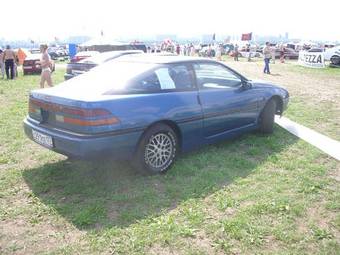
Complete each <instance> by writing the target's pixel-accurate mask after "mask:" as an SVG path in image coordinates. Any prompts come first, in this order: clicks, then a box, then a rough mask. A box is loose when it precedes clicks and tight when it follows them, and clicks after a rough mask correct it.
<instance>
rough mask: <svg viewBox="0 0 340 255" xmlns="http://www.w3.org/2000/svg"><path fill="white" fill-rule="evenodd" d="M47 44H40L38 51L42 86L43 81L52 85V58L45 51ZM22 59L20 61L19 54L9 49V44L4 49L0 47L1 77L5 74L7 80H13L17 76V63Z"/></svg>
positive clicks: (41, 84) (43, 85) (42, 84)
mask: <svg viewBox="0 0 340 255" xmlns="http://www.w3.org/2000/svg"><path fill="white" fill-rule="evenodd" d="M47 49H48V46H47V44H42V45H40V51H41V53H42V55H41V59H40V61H39V64H40V66H41V79H40V87H41V88H44V87H45V83H47V85H48V86H49V87H51V86H52V78H51V73H52V70H51V64H52V60H51V57H50V55H49V54H48V52H47ZM22 62H23V60H22V61H20V54H18V53H17V52H16V51H14V50H13V49H11V46H10V45H7V46H6V49H5V50H2V49H0V70H1V75H2V79H5V74H6V78H7V80H14V79H15V77H18V65H19V64H20V63H21V64H22Z"/></svg>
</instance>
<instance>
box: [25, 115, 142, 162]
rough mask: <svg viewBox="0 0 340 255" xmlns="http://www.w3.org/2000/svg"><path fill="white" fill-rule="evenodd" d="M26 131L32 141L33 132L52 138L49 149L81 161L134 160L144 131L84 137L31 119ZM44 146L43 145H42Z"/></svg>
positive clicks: (26, 125)
mask: <svg viewBox="0 0 340 255" xmlns="http://www.w3.org/2000/svg"><path fill="white" fill-rule="evenodd" d="M24 130H25V133H26V135H27V136H28V137H29V138H30V139H31V140H32V141H34V139H33V136H32V130H35V131H38V132H40V133H42V134H44V135H48V136H51V137H52V140H53V148H48V147H46V148H48V149H50V150H53V151H55V152H58V153H60V154H63V155H66V156H72V157H76V158H81V159H94V158H99V157H110V158H113V159H130V158H132V156H133V154H134V151H135V148H136V146H137V143H138V140H139V138H140V136H141V135H142V132H143V130H139V131H133V132H128V133H123V134H118V133H117V134H114V133H108V134H98V135H97V134H96V135H87V134H86V135H84V134H75V133H69V132H66V131H61V130H57V129H52V128H47V127H46V126H43V125H41V124H39V122H36V121H34V120H31V119H29V118H25V119H24ZM42 146H43V145H42Z"/></svg>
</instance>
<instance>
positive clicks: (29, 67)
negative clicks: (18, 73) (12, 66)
mask: <svg viewBox="0 0 340 255" xmlns="http://www.w3.org/2000/svg"><path fill="white" fill-rule="evenodd" d="M23 68H24V69H32V67H31V66H24V67H23Z"/></svg>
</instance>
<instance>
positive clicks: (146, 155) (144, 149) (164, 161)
mask: <svg viewBox="0 0 340 255" xmlns="http://www.w3.org/2000/svg"><path fill="white" fill-rule="evenodd" d="M177 153H178V138H177V135H176V133H175V132H174V131H173V129H172V128H171V127H169V126H168V125H165V124H156V125H155V126H152V127H151V128H149V129H148V130H147V131H146V132H145V133H144V135H143V136H142V138H141V140H140V142H139V144H138V148H137V151H136V154H135V157H134V160H133V166H134V167H135V168H137V169H138V170H140V171H142V172H143V173H147V174H160V173H165V172H166V171H167V170H168V169H169V168H170V167H171V166H172V164H173V163H174V161H175V159H176V156H177Z"/></svg>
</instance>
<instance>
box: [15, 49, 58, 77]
mask: <svg viewBox="0 0 340 255" xmlns="http://www.w3.org/2000/svg"><path fill="white" fill-rule="evenodd" d="M40 59H41V53H40V51H39V52H37V51H31V53H30V54H28V56H27V57H26V58H25V60H24V63H23V64H22V69H23V73H24V75H27V74H40V73H41V66H40V63H39V62H40ZM51 69H52V72H53V71H55V64H54V62H53V61H52V68H51Z"/></svg>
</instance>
